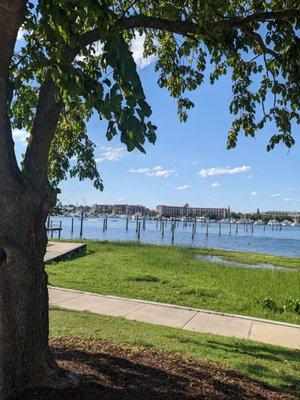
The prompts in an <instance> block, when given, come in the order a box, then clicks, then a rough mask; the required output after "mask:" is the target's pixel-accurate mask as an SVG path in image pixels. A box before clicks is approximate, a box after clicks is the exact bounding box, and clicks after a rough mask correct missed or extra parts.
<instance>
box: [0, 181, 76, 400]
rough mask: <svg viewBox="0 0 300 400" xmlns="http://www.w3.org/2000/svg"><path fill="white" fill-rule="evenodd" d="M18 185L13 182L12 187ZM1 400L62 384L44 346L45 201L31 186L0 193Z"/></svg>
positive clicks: (65, 380) (62, 378)
mask: <svg viewBox="0 0 300 400" xmlns="http://www.w3.org/2000/svg"><path fill="white" fill-rule="evenodd" d="M16 188H17V186H16ZM0 195H1V197H0V209H1V216H0V247H1V248H2V254H1V256H0V257H1V258H0V399H1V400H2V399H5V398H8V397H9V396H11V395H13V394H15V393H19V392H22V391H23V390H25V389H29V388H33V387H38V386H39V387H40V386H42V387H55V388H57V387H66V386H68V385H69V384H72V383H74V381H72V377H71V376H68V375H67V374H66V373H65V372H64V371H62V370H61V369H59V367H58V366H57V365H56V363H55V361H54V360H53V359H52V356H51V353H50V350H49V346H48V333H49V331H48V291H47V275H46V273H45V269H44V262H43V257H44V254H45V250H46V245H47V236H46V229H45V221H46V217H47V213H48V208H49V207H50V203H48V204H47V202H46V201H45V200H40V199H39V198H38V197H37V196H36V195H35V194H34V193H33V192H31V191H30V189H28V188H26V189H24V188H22V190H21V191H19V190H16V191H15V192H14V193H13V192H11V193H7V192H6V193H3V192H2V193H1V192H0Z"/></svg>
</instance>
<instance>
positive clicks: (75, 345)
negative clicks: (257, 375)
mask: <svg viewBox="0 0 300 400" xmlns="http://www.w3.org/2000/svg"><path fill="white" fill-rule="evenodd" d="M51 346H52V349H53V353H54V355H55V358H56V359H57V360H58V362H59V364H60V365H61V367H63V368H65V369H66V370H69V371H70V372H72V373H73V374H76V375H77V377H78V378H79V380H80V386H79V387H77V388H74V389H69V390H47V389H35V390H31V391H27V392H25V393H22V394H21V395H19V396H17V397H15V398H14V400H48V399H53V400H150V399H151V400H196V399H197V400H198V399H203V400H225V399H226V400H235V399H247V400H265V399H268V400H279V399H280V400H282V399H295V397H293V396H290V395H288V394H286V393H280V392H276V391H274V390H272V389H270V388H267V387H266V386H264V385H263V384H261V383H259V382H256V381H254V380H251V379H249V378H246V377H245V376H243V375H242V374H240V373H238V372H235V371H232V370H228V369H225V368H221V367H220V366H218V365H213V364H209V363H205V362H201V361H197V360H194V359H191V358H186V357H181V356H174V355H171V354H169V353H164V352H156V351H153V350H148V349H147V350H142V351H141V350H138V349H134V348H130V347H126V348H124V347H120V346H118V345H115V344H109V343H103V342H99V341H88V340H81V339H60V340H54V341H52V343H51Z"/></svg>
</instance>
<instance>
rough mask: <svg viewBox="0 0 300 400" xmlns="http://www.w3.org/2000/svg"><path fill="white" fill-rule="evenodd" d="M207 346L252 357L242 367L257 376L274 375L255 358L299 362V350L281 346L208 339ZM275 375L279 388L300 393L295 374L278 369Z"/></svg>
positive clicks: (299, 384) (298, 382)
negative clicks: (232, 343) (256, 361)
mask: <svg viewBox="0 0 300 400" xmlns="http://www.w3.org/2000/svg"><path fill="white" fill-rule="evenodd" d="M207 347H210V348H212V349H214V350H217V351H220V352H223V353H224V352H225V353H226V352H228V353H230V354H231V355H232V354H234V353H239V354H242V355H243V354H244V355H247V356H250V357H251V358H253V361H251V362H249V363H248V364H247V363H244V364H243V368H244V369H245V370H246V371H247V372H248V373H251V374H255V375H257V376H258V377H270V378H272V377H275V376H274V371H272V370H270V369H269V368H268V367H265V366H263V365H261V364H256V363H255V359H260V360H266V361H273V362H276V361H277V362H278V363H279V362H282V361H283V360H284V361H285V362H287V363H289V362H295V363H296V362H299V360H300V351H297V350H289V349H285V348H281V347H272V346H267V345H263V344H255V342H253V343H251V344H246V343H238V342H237V343H236V344H235V345H234V346H232V345H230V344H226V343H220V342H217V341H212V340H209V341H208V342H207ZM277 374H278V375H277V376H278V377H279V378H280V380H281V381H282V384H281V387H280V389H281V390H282V391H285V392H287V393H293V394H295V393H298V394H299V395H300V381H299V379H297V377H296V376H292V375H288V374H282V373H281V371H280V370H279V371H278V372H277Z"/></svg>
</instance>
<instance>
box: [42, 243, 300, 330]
mask: <svg viewBox="0 0 300 400" xmlns="http://www.w3.org/2000/svg"><path fill="white" fill-rule="evenodd" d="M87 249H88V250H87V255H86V256H85V257H79V258H77V259H73V260H69V261H65V262H60V263H57V264H50V265H48V266H47V272H48V274H49V282H50V284H51V285H54V286H60V287H65V288H71V289H78V290H83V291H88V292H95V293H101V294H110V295H116V296H123V297H129V298H136V299H145V300H152V301H159V302H164V303H172V304H178V305H184V306H190V307H196V308H203V309H210V310H215V311H222V312H229V313H235V314H242V315H249V316H255V317H262V318H269V319H274V320H280V321H286V322H292V323H300V315H299V314H297V313H296V312H291V311H285V312H278V311H274V310H270V309H267V308H265V307H264V306H263V300H264V299H265V298H267V297H269V298H272V299H274V301H275V302H276V303H278V304H279V305H280V304H283V302H284V301H285V300H286V299H288V298H292V299H293V300H297V299H299V298H300V269H299V270H295V271H269V270H254V269H244V268H234V267H231V266H221V265H217V264H212V263H210V262H208V261H204V260H197V259H196V258H195V255H196V254H197V253H198V254H216V255H221V256H223V257H225V258H227V259H230V260H234V261H239V262H244V263H257V262H259V263H262V262H266V263H270V264H274V265H278V266H283V267H297V266H300V259H299V258H298V259H296V258H284V257H273V256H267V255H259V254H249V253H235V252H229V251H222V250H208V249H200V248H198V249H191V248H186V247H175V246H168V247H167V246H155V245H140V244H136V243H116V242H93V241H89V242H88V247H87Z"/></svg>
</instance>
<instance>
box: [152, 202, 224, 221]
mask: <svg viewBox="0 0 300 400" xmlns="http://www.w3.org/2000/svg"><path fill="white" fill-rule="evenodd" d="M156 213H157V215H158V217H180V218H181V217H205V216H208V215H210V216H212V215H215V216H216V218H218V219H222V218H226V217H227V216H228V209H227V208H208V207H190V206H189V205H188V204H184V205H183V206H165V205H161V204H160V205H158V206H156Z"/></svg>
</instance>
